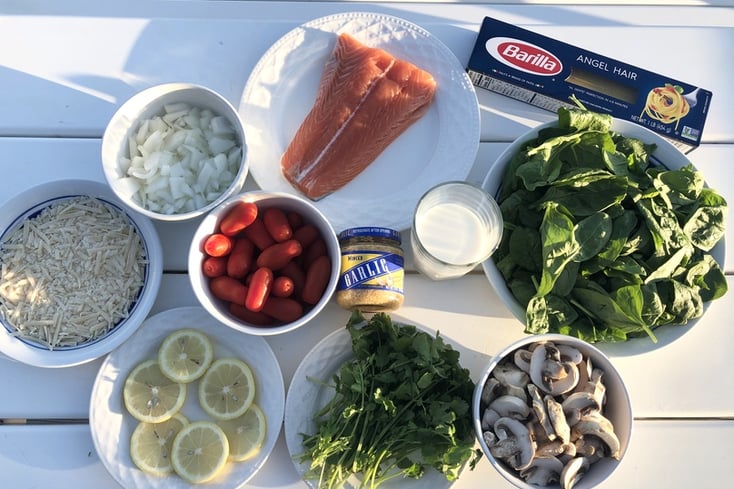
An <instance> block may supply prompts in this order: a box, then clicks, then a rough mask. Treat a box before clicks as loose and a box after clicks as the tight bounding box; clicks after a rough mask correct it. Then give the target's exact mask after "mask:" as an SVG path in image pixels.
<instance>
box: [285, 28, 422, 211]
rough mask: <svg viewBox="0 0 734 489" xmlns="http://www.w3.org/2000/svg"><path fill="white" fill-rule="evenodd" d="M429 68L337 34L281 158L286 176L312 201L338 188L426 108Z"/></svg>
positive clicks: (367, 164) (373, 158)
mask: <svg viewBox="0 0 734 489" xmlns="http://www.w3.org/2000/svg"><path fill="white" fill-rule="evenodd" d="M435 93H436V81H435V80H434V78H433V76H431V74H430V73H428V72H426V71H423V70H422V69H420V68H418V67H417V66H415V65H413V64H411V63H409V62H407V61H404V60H400V59H397V58H395V57H393V56H392V55H390V54H389V53H387V52H385V51H384V50H382V49H378V48H372V47H369V46H365V45H364V44H362V43H361V42H359V41H358V40H356V39H355V38H354V37H352V36H350V35H349V34H341V35H339V37H338V39H337V43H336V46H335V47H334V50H333V51H332V53H331V55H330V57H329V59H328V60H327V62H326V65H325V67H324V71H323V74H322V76H321V81H320V83H319V87H318V90H317V94H316V101H315V102H314V105H313V107H312V108H311V111H310V112H309V113H308V114H307V115H306V117H305V119H304V120H303V122H302V123H301V126H300V127H299V129H298V131H297V132H296V134H295V136H294V137H293V140H292V141H291V142H290V144H289V145H288V148H287V149H286V151H285V152H284V153H283V156H282V158H281V161H280V164H281V170H282V172H283V175H284V176H285V178H286V179H287V180H288V181H289V182H290V183H291V184H292V185H293V186H294V187H296V188H297V189H298V190H299V191H300V192H301V193H303V194H304V195H305V196H307V197H308V198H310V199H312V200H318V199H320V198H322V197H324V196H326V195H328V194H330V193H331V192H334V191H335V190H338V189H339V188H341V187H343V186H344V185H346V184H347V183H349V182H350V181H352V180H353V179H354V178H355V177H356V176H357V175H359V174H360V173H361V172H362V171H363V170H364V169H365V168H367V167H368V166H369V165H370V163H372V162H373V161H374V160H375V159H376V158H377V156H379V154H380V153H382V151H383V150H384V149H385V148H387V147H388V146H389V145H390V143H392V142H393V141H394V140H395V139H397V137H398V136H400V134H402V133H403V132H404V131H405V130H406V129H407V128H408V127H410V126H411V125H412V124H413V123H414V122H415V121H417V120H418V119H420V118H421V117H422V116H423V115H424V114H425V113H426V111H427V110H428V108H429V106H430V104H431V102H432V101H433V98H434V95H435Z"/></svg>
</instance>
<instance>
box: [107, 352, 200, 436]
mask: <svg viewBox="0 0 734 489" xmlns="http://www.w3.org/2000/svg"><path fill="white" fill-rule="evenodd" d="M122 397H123V400H124V402H125V408H127V410H128V412H129V413H130V414H132V415H133V417H134V418H136V419H137V420H138V421H145V422H146V423H162V422H163V421H166V420H168V419H171V418H172V417H173V415H174V414H176V413H177V412H178V411H179V410H180V409H181V406H183V403H184V401H185V400H186V385H185V384H179V383H177V382H174V381H172V380H171V379H169V378H168V377H166V376H165V375H163V372H161V369H160V368H159V367H158V362H157V361H156V360H146V361H144V362H142V363H140V364H138V366H136V367H135V368H134V369H133V370H132V372H130V374H129V375H128V376H127V378H126V379H125V385H124V387H123V388H122Z"/></svg>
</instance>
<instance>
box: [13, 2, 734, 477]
mask: <svg viewBox="0 0 734 489" xmlns="http://www.w3.org/2000/svg"><path fill="white" fill-rule="evenodd" d="M108 3H109V4H108ZM611 3H612V5H610V4H609V3H607V5H603V6H601V5H599V6H594V5H578V4H574V3H572V2H538V3H526V2H520V1H517V2H510V3H505V4H502V5H492V4H489V3H488V2H487V3H483V2H471V3H468V2H467V3H461V2H450V1H447V2H429V3H418V2H399V1H398V2H392V3H366V2H323V3H312V2H298V1H294V2H249V1H225V2H216V1H178V0H160V1H155V0H151V1H147V2H138V1H126V2H115V3H112V2H104V1H102V2H98V1H91V0H90V1H71V0H70V1H66V2H54V1H53V0H35V1H34V0H25V1H12V0H4V1H2V2H0V45H1V46H3V47H2V49H1V50H0V155H1V156H0V171H1V172H2V179H1V181H2V183H1V184H0V186H1V187H0V188H1V189H0V204H2V202H4V201H5V200H7V199H8V198H10V197H11V196H12V195H14V194H15V193H16V192H20V191H22V190H24V189H26V188H28V187H30V186H32V185H35V184H37V183H41V182H44V181H48V180H54V179H60V178H66V177H82V178H88V179H94V180H100V181H103V175H102V170H101V164H100V156H99V154H100V137H101V135H102V132H103V130H104V127H105V124H106V122H107V120H108V119H109V118H110V116H111V115H112V113H113V112H114V110H115V109H116V107H117V106H118V105H119V104H120V103H121V102H122V101H124V100H125V99H127V98H128V97H130V96H131V95H132V94H133V93H135V92H136V91H138V90H140V89H142V88H144V87H147V86H150V85H153V84H157V83H161V82H166V81H188V82H195V83H201V84H204V85H207V86H209V87H211V88H213V89H215V90H218V91H219V92H221V93H222V94H224V95H225V96H226V97H227V98H229V99H230V101H232V102H233V103H234V104H235V105H236V104H237V102H238V101H239V98H240V96H241V93H242V89H243V86H244V84H245V82H246V80H247V77H248V74H249V73H250V70H251V69H252V68H253V66H254V65H255V63H256V62H257V61H258V59H259V58H260V56H261V55H262V54H263V53H264V52H265V50H266V49H267V48H268V47H269V46H270V45H271V44H272V43H273V42H274V41H276V40H277V39H278V38H279V37H280V36H282V35H283V34H285V33H286V32H288V31H289V30H290V29H292V28H293V27H295V26H297V25H299V24H301V23H303V22H305V21H308V20H311V19H313V18H316V17H320V16H323V15H327V14H330V13H337V12H343V11H355V10H360V11H376V12H384V13H388V14H392V15H396V16H399V17H403V18H405V19H407V20H410V21H412V22H415V23H417V24H419V25H421V26H423V27H424V28H426V29H428V30H429V31H431V32H432V33H433V34H435V35H436V36H437V37H438V38H439V39H441V40H442V41H443V42H444V43H445V44H447V45H448V46H449V48H451V49H452V50H453V52H454V53H455V54H456V56H457V57H458V58H459V60H460V61H461V62H462V63H464V64H465V63H466V62H467V61H468V57H469V54H470V52H471V48H472V46H473V43H474V40H475V37H476V34H477V32H478V29H479V25H480V23H481V21H482V19H483V17H484V16H485V15H491V16H494V17H497V18H499V19H502V20H505V21H508V22H512V23H515V24H518V25H520V26H523V27H526V28H530V29H532V30H535V31H537V32H540V33H542V34H546V35H549V36H552V37H555V38H557V39H560V40H563V41H566V42H568V43H571V44H574V45H578V46H583V47H585V48H587V49H590V50H592V51H595V52H599V53H602V54H605V55H607V56H610V57H612V58H616V59H620V60H624V61H626V62H629V63H631V64H634V65H637V66H641V67H645V68H647V69H649V70H652V71H657V72H659V73H664V74H667V75H669V76H670V77H672V78H676V79H679V80H684V81H687V82H690V83H692V84H696V85H699V86H703V87H705V88H707V89H709V90H711V91H712V92H713V94H714V97H713V104H712V106H711V111H710V114H709V117H708V122H707V125H706V129H705V131H704V136H703V139H704V141H703V144H702V146H701V147H700V148H698V149H696V150H695V151H694V152H693V153H691V154H690V158H691V160H692V161H693V163H694V164H695V165H696V166H698V167H699V168H700V169H701V170H702V171H703V172H704V173H705V175H706V177H707V179H708V180H709V182H713V183H714V184H715V186H716V187H717V188H718V189H719V190H720V191H721V192H722V193H723V194H724V196H725V197H726V198H727V199H728V201H729V202H734V183H733V180H732V175H733V174H734V172H733V170H732V165H733V164H734V163H732V162H734V118H732V117H731V109H732V107H734V92H733V91H732V90H731V84H732V82H733V81H734V69H732V67H731V63H730V59H731V53H730V50H731V46H734V9H732V8H731V6H730V5H729V6H726V5H725V2H716V1H714V2H690V5H674V6H673V5H667V6H666V5H662V4H660V3H659V2H649V5H634V3H635V2H630V3H631V5H623V4H615V2H611ZM663 48H665V49H663ZM479 102H480V104H481V111H482V130H481V135H482V136H481V141H482V142H481V145H480V150H479V154H478V156H477V159H476V163H475V165H474V167H473V169H472V171H471V174H470V176H469V180H473V181H481V180H482V178H483V176H484V174H485V173H486V171H487V169H488V168H489V166H490V165H491V164H492V162H493V160H494V158H495V157H496V156H497V155H498V154H499V153H500V151H501V150H502V149H503V148H504V147H506V146H507V144H508V143H509V142H511V141H512V140H513V139H514V138H515V137H517V136H518V135H520V134H521V133H523V132H524V131H525V130H527V129H528V128H529V127H532V126H534V125H536V124H538V123H540V122H545V121H548V120H552V119H553V118H554V117H555V116H554V115H553V114H551V113H548V112H542V111H541V110H539V109H535V108H531V107H528V106H525V105H523V104H520V103H519V102H515V101H513V100H510V99H507V98H504V97H502V96H499V95H495V94H490V93H487V92H480V93H479ZM248 186H249V187H250V188H252V187H254V183H253V182H252V181H251V180H249V181H248ZM729 224H731V222H730V223H729ZM195 226H196V222H194V223H187V224H158V225H157V228H158V231H159V233H160V236H161V239H162V242H163V246H164V250H165V266H164V268H165V275H164V278H163V282H162V286H161V290H160V295H159V297H158V300H157V302H156V304H155V307H154V310H153V311H152V312H151V314H154V313H156V312H160V311H163V310H166V309H169V308H173V307H179V306H185V305H196V304H197V302H196V299H195V297H194V295H193V292H192V290H191V288H190V286H189V282H188V279H187V276H186V263H185V255H186V249H187V247H188V243H189V239H190V236H191V235H192V233H193V230H194V228H195ZM732 238H734V234H732V230H731V226H730V230H729V231H728V233H727V239H728V241H729V242H732ZM730 250H731V246H730V247H729V249H728V250H727V255H728V257H727V261H726V263H727V265H726V271H727V278H728V281H729V285H730V288H734V278H732V276H731V272H732V268H733V267H734V265H733V263H734V260H733V259H732V258H734V256H732V252H731V251H730ZM405 288H406V301H405V305H404V306H403V307H402V309H401V310H400V311H399V316H401V317H402V318H404V319H406V320H409V321H415V322H419V323H423V324H430V325H431V326H434V327H440V329H441V331H442V333H443V334H445V335H446V336H449V337H451V338H452V339H453V340H454V341H455V342H457V343H458V344H460V345H461V346H462V359H463V363H464V364H465V365H466V366H467V367H469V368H470V369H471V371H472V374H473V375H474V377H475V378H476V377H477V376H478V375H479V373H480V371H481V370H482V367H483V364H484V363H485V362H486V361H487V359H488V357H489V356H490V355H491V354H492V353H494V352H496V351H498V350H499V349H501V348H502V347H503V346H504V345H506V344H507V343H508V342H511V341H513V340H515V339H518V338H520V337H521V336H522V335H523V333H522V327H521V325H520V324H519V323H518V322H517V321H516V320H515V319H514V318H513V317H512V316H511V314H510V312H509V311H508V310H507V309H506V308H505V307H504V306H503V305H502V303H501V302H500V300H499V299H498V297H497V295H496V294H495V293H494V291H493V290H492V289H491V287H490V286H489V284H488V282H487V280H486V279H485V278H484V276H483V275H482V274H481V273H478V272H476V273H472V274H470V275H468V276H467V277H465V278H462V279H460V280H457V281H452V282H431V281H429V280H427V279H425V278H423V277H421V276H419V275H417V274H416V273H414V272H409V273H408V277H407V283H406V286H405ZM732 310H734V294H733V293H732V292H730V293H729V294H727V295H726V296H725V297H724V298H723V299H721V300H719V301H717V302H715V303H713V304H712V305H711V307H710V309H709V311H708V312H707V314H706V315H705V317H704V319H703V320H701V321H700V322H699V323H698V324H697V325H696V326H695V327H694V328H691V329H690V331H688V332H687V333H686V334H685V335H684V336H683V337H682V338H680V339H679V340H677V341H675V342H673V343H671V344H669V345H666V346H664V347H661V348H654V349H653V348H647V347H643V346H638V347H632V348H624V347H621V346H620V345H609V346H603V347H602V348H603V349H605V350H606V351H607V352H608V353H609V354H610V356H611V357H612V360H613V361H614V363H615V365H616V366H617V367H618V369H619V370H620V371H621V373H622V375H623V376H624V377H625V379H626V381H627V385H628V387H629V390H630V394H631V396H632V400H633V410H634V414H635V423H634V432H633V438H632V445H631V447H630V450H629V452H628V455H627V457H626V458H625V460H624V462H623V463H622V465H621V466H620V468H619V469H618V470H617V472H615V473H614V475H613V476H612V478H610V479H609V480H608V481H607V482H606V483H605V484H604V487H610V488H611V487H624V488H628V489H631V488H681V489H689V488H694V487H695V488H709V487H728V486H729V485H730V482H729V480H730V474H731V462H732V460H733V458H732V455H731V440H732V439H734V364H733V363H732V354H731V351H732V345H734V328H732V327H731V312H732ZM347 317H348V313H347V312H346V311H344V310H342V309H340V308H339V307H338V306H336V305H335V304H331V305H330V306H329V307H327V309H326V310H325V311H324V312H323V314H322V315H321V316H320V317H319V318H318V321H316V323H317V324H315V325H314V326H313V327H312V328H308V329H307V330H305V331H296V332H293V333H288V334H285V335H282V336H277V337H272V338H268V339H267V341H268V342H269V344H270V345H271V346H272V348H273V350H274V351H275V354H276V355H277V356H278V358H279V360H280V362H281V367H282V371H283V375H284V378H285V382H286V385H288V383H289V381H290V378H291V376H292V374H293V372H294V370H295V368H296V366H297V364H298V362H299V360H300V358H302V357H303V355H304V354H305V353H306V352H307V351H309V350H310V348H311V347H312V346H313V345H315V344H316V342H317V341H319V340H320V339H321V338H322V337H323V336H324V335H326V334H328V333H329V332H331V331H334V330H336V329H338V328H341V327H343V325H344V323H345V321H346V319H347ZM101 361H102V360H101V359H100V360H97V361H94V362H92V363H89V364H86V365H83V366H79V367H74V368H68V369H40V368H34V367H28V366H25V365H22V364H19V363H17V362H15V361H13V360H10V359H8V358H6V357H3V356H2V355H0V420H2V423H0V487H1V488H13V489H31V488H42V487H55V488H61V489H66V488H74V489H87V488H89V489H113V488H115V487H119V486H118V485H117V483H116V482H115V481H114V479H112V477H111V476H110V475H109V474H108V473H107V471H106V470H105V468H104V466H103V465H102V463H101V462H100V460H99V457H98V455H97V453H96V452H95V449H94V446H93V443H92V439H91V436H90V431H89V425H88V422H87V417H88V411H89V409H88V403H89V397H90V392H91V387H92V382H93V380H94V377H95V375H96V372H97V369H98V368H99V366H100V364H101ZM49 420H51V421H49ZM53 420H55V421H53ZM64 420H66V421H64ZM246 487H253V488H256V487H263V488H264V487H269V488H276V487H277V488H294V489H295V488H303V487H306V486H305V484H304V483H303V482H301V481H300V480H299V479H298V475H297V473H296V472H295V469H294V468H293V466H292V463H291V462H290V460H289V457H288V453H287V450H286V448H285V443H284V442H283V440H282V436H281V440H280V441H279V443H278V445H277V446H276V449H275V451H274V452H273V454H272V455H271V458H270V460H269V461H268V463H267V464H266V466H265V467H264V468H263V470H262V471H261V472H260V473H258V474H257V475H256V477H255V478H254V479H253V480H252V481H251V482H250V483H249V484H248V485H247V486H246ZM456 487H457V488H479V487H482V488H487V487H497V488H502V487H509V486H508V484H507V483H506V482H505V481H504V479H502V478H501V477H500V476H499V475H498V474H496V473H495V472H494V470H493V469H492V468H491V467H490V465H489V464H488V463H486V461H485V462H483V463H481V464H480V465H479V467H478V468H477V469H476V470H475V471H473V472H469V471H466V472H465V473H464V474H463V475H462V476H461V478H460V480H459V482H458V483H457V484H456Z"/></svg>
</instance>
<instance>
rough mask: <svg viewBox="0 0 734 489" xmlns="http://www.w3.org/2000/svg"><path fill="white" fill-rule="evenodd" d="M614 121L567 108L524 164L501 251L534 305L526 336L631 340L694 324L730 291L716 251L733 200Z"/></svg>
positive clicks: (509, 177) (506, 209)
mask: <svg viewBox="0 0 734 489" xmlns="http://www.w3.org/2000/svg"><path fill="white" fill-rule="evenodd" d="M611 124H612V119H611V117H610V116H608V115H606V114H598V113H594V112H591V111H588V110H585V109H583V107H582V108H581V109H580V110H577V109H566V108H561V109H559V111H558V125H557V126H556V127H550V128H545V129H543V130H541V131H540V132H539V134H538V136H537V138H536V139H534V140H532V141H530V142H528V143H527V144H525V145H524V147H523V148H522V149H521V150H520V151H519V152H518V153H517V154H516V155H515V156H514V157H513V159H512V160H511V161H510V164H509V165H508V168H507V170H506V172H505V174H504V176H503V180H502V186H501V189H500V193H499V199H498V200H499V204H500V208H501V209H502V215H503V217H504V221H505V230H504V234H503V239H502V243H501V245H500V247H499V249H498V250H497V252H496V253H495V255H494V260H495V262H496V263H497V267H498V269H499V271H500V273H501V274H502V275H503V277H504V278H505V280H506V282H507V285H508V288H509V289H510V290H511V292H512V293H513V295H514V296H515V297H516V298H517V300H518V301H519V302H520V303H521V304H523V306H524V307H525V308H526V319H527V321H526V328H525V332H526V333H530V334H538V333H547V332H559V333H563V334H569V335H573V336H577V337H579V338H582V339H585V340H587V341H590V342H597V341H607V342H609V341H625V340H627V339H628V338H631V337H636V336H644V335H647V336H649V337H650V338H652V340H653V341H656V338H655V334H654V329H655V328H656V327H658V326H660V325H663V324H685V323H686V322H688V321H689V320H691V319H693V318H697V317H699V316H700V315H701V314H703V303H704V302H707V301H710V300H714V299H717V298H719V297H721V296H722V295H724V294H725V293H726V291H727V283H726V278H725V276H724V273H723V271H722V270H721V268H720V267H719V264H718V263H716V261H715V260H714V259H713V258H712V257H711V255H710V254H709V252H710V251H711V249H712V248H713V247H714V246H715V245H716V243H717V242H718V241H719V240H720V239H721V238H722V236H723V235H724V223H725V221H726V216H727V211H728V208H727V203H726V201H725V200H724V198H723V197H722V196H721V195H720V194H719V193H717V192H716V191H715V190H713V189H711V188H708V187H705V186H704V178H703V175H702V174H701V173H700V172H698V171H696V170H695V169H694V168H693V166H692V165H690V164H688V165H686V166H684V167H683V168H680V169H678V170H668V169H666V168H664V167H662V166H660V165H655V164H652V161H651V160H650V155H652V154H653V153H654V151H655V145H650V144H645V143H644V142H642V141H640V140H638V139H634V138H628V137H624V136H622V135H620V134H617V133H615V132H613V131H611Z"/></svg>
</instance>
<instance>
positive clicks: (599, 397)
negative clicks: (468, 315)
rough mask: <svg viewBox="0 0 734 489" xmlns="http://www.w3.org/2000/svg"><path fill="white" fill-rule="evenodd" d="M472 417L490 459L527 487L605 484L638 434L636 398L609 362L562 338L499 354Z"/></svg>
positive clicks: (577, 488) (584, 488)
mask: <svg viewBox="0 0 734 489" xmlns="http://www.w3.org/2000/svg"><path fill="white" fill-rule="evenodd" d="M472 415H473V418H474V428H475V432H476V436H477V438H478V440H479V444H480V446H481V448H482V451H483V452H484V455H485V456H486V457H487V459H488V460H489V462H490V463H491V464H492V466H493V467H494V468H495V469H497V471H498V472H499V473H500V474H501V475H502V476H503V477H504V478H505V479H507V480H508V481H509V482H511V483H512V484H513V485H514V486H515V487H518V488H523V489H537V487H538V486H541V487H543V486H545V487H548V488H549V489H557V488H562V489H571V488H574V489H589V488H591V487H595V486H597V485H598V484H600V483H601V482H602V481H604V480H606V479H607V478H608V477H609V476H610V475H611V474H612V472H614V470H615V469H616V468H617V467H618V465H619V463H620V462H621V460H622V458H623V457H624V454H625V453H626V451H627V447H628V446H629V442H630V437H631V434H632V420H633V418H632V409H631V404H630V399H629V393H628V392H627V389H626V387H625V385H624V382H623V380H622V378H621V376H620V375H619V372H618V371H617V370H616V369H615V368H614V365H613V364H612V363H611V361H610V360H609V358H608V357H607V356H606V355H605V354H604V353H602V352H601V351H600V350H599V349H597V348H596V347H594V346H593V345H591V344H589V343H586V342H584V341H582V340H579V339H577V338H573V337H570V336H566V335H560V334H546V335H536V336H528V337H525V338H523V339H522V340H520V341H517V342H515V343H513V344H511V345H509V346H508V347H506V348H505V349H504V350H502V351H501V352H500V353H499V354H497V355H496V356H494V357H493V358H492V361H491V362H490V363H489V365H488V366H487V368H486V369H485V371H484V373H483V374H482V376H481V378H480V380H479V382H478V383H477V385H476V388H475V392H474V399H473V406H472Z"/></svg>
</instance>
